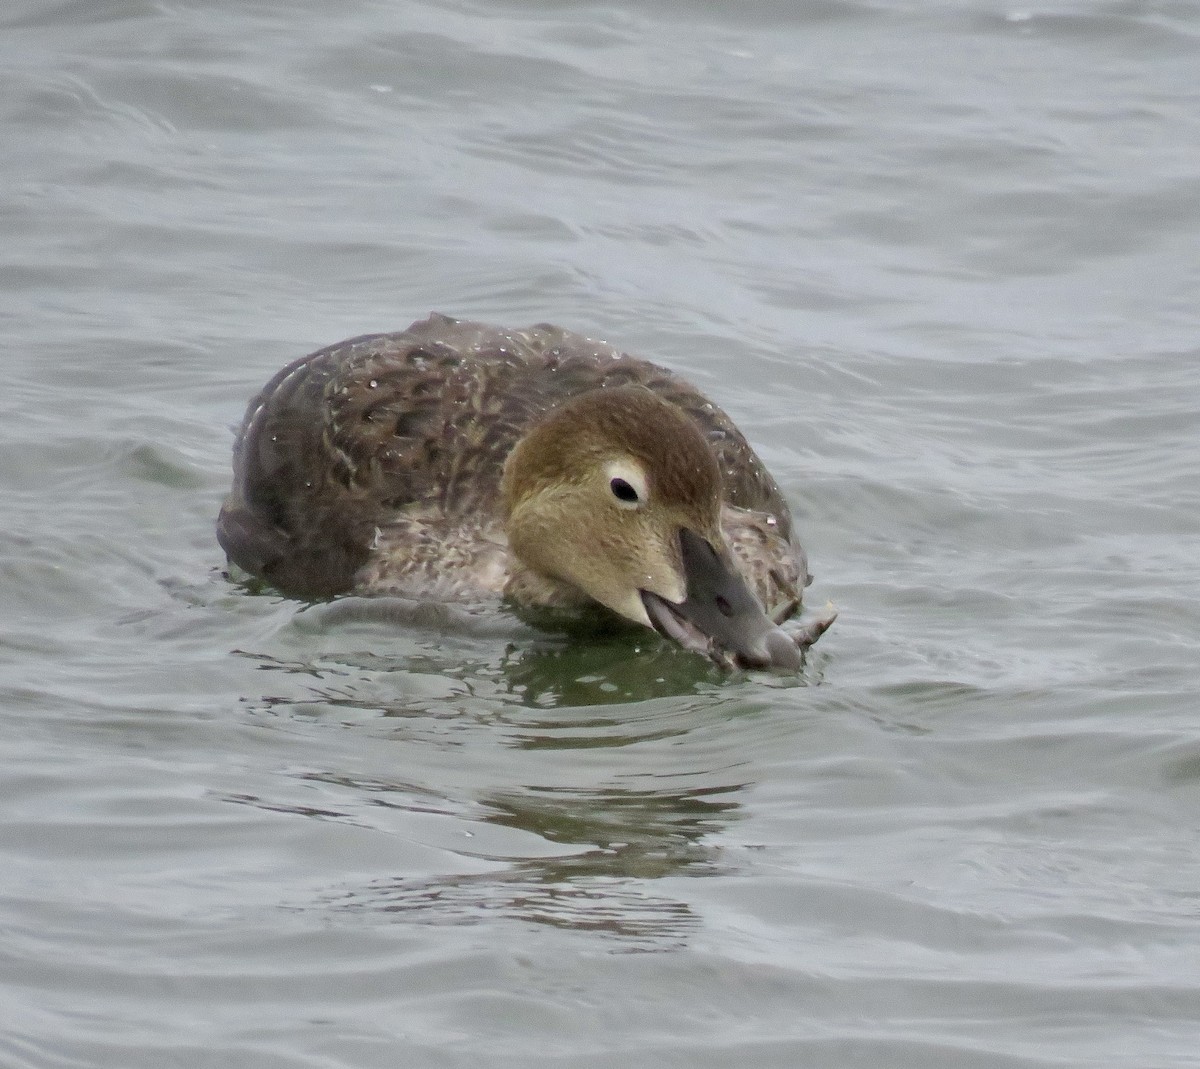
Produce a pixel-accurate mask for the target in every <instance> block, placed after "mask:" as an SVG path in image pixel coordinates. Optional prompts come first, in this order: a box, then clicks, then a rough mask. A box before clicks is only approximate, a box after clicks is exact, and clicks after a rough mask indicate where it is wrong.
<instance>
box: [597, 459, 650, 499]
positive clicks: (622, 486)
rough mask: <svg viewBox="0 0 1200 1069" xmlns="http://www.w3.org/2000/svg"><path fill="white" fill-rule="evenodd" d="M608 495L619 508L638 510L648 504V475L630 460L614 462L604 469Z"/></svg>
mask: <svg viewBox="0 0 1200 1069" xmlns="http://www.w3.org/2000/svg"><path fill="white" fill-rule="evenodd" d="M604 475H605V478H606V479H607V480H608V493H609V496H610V497H611V499H612V501H613V502H614V503H615V504H616V505H617V507H618V508H623V509H637V508H641V507H642V506H643V505H644V504H645V503H646V498H647V496H648V490H647V487H646V474H645V472H643V471H642V469H641V466H640V465H637V464H635V463H633V462H632V461H629V460H624V461H621V460H614V461H612V462H611V463H609V464H608V465H606V466H605V469H604Z"/></svg>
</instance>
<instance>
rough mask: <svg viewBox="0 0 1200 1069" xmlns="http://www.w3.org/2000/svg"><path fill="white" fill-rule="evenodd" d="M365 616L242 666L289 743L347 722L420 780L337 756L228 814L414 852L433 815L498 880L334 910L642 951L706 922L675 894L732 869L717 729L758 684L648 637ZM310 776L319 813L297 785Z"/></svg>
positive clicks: (732, 784) (343, 904)
mask: <svg viewBox="0 0 1200 1069" xmlns="http://www.w3.org/2000/svg"><path fill="white" fill-rule="evenodd" d="M347 611H349V612H350V615H349V616H347V615H346V613H347ZM358 611H359V609H358V607H353V606H352V607H350V608H349V609H342V608H337V609H336V611H335V610H334V607H333V606H330V607H328V608H327V609H325V610H324V611H320V610H318V611H314V610H308V611H306V612H303V613H301V614H298V617H297V618H295V619H294V620H293V621H290V622H288V623H286V624H284V626H283V627H282V628H281V629H280V630H279V632H278V633H277V634H276V635H275V636H274V641H273V643H272V644H273V645H274V646H275V649H274V650H273V652H272V653H271V654H266V653H257V654H243V656H245V657H248V658H252V660H253V661H254V662H255V663H256V664H257V666H258V667H259V668H260V669H262V670H264V671H267V672H270V673H271V675H272V679H273V680H274V682H275V683H276V684H277V686H276V687H275V691H276V692H275V693H274V694H271V695H267V696H264V697H263V698H262V699H260V700H259V701H258V702H255V703H253V705H252V708H253V709H256V710H257V711H258V712H259V713H260V714H262V715H263V716H265V717H266V718H268V719H269V722H271V723H273V724H277V725H278V724H287V725H290V727H291V729H293V730H302V731H314V730H319V731H324V730H326V729H328V728H330V727H332V726H335V725H340V726H343V727H345V728H349V729H352V730H353V731H354V732H355V733H356V735H357V736H358V737H360V738H361V737H362V735H363V734H369V735H373V736H376V737H378V738H380V739H381V745H383V746H392V747H395V746H399V747H402V748H401V749H397V750H395V753H396V754H397V755H399V757H400V760H402V761H404V763H405V764H404V767H405V772H404V775H405V776H406V777H408V778H407V779H405V780H401V779H394V778H393V777H391V776H390V775H389V774H387V773H386V772H385V773H384V774H383V775H382V776H380V775H379V774H378V771H377V770H375V771H374V772H373V773H372V774H370V775H353V774H351V773H350V772H349V771H348V769H349V768H351V767H353V764H352V762H353V761H354V758H353V757H347V758H346V759H345V760H342V759H341V758H333V759H334V760H338V761H339V762H341V763H340V764H339V765H337V766H330V767H328V768H327V769H325V770H312V769H308V770H305V771H302V772H301V771H297V770H293V769H289V770H287V771H286V772H284V773H283V774H282V775H281V776H280V778H279V789H278V791H277V792H276V791H274V790H272V794H273V795H275V796H273V797H271V798H265V797H259V798H252V797H249V796H247V795H238V796H237V797H232V796H227V800H229V801H232V802H236V803H239V804H250V805H257V806H262V807H265V808H269V809H272V810H276V811H279V810H283V811H290V812H293V813H296V814H297V815H302V816H307V817H309V818H311V819H319V820H326V821H329V820H334V821H338V822H342V823H352V824H358V825H361V826H365V827H371V828H374V829H376V830H382V831H386V832H388V833H390V834H395V835H397V836H398V837H399V838H400V839H401V840H409V841H413V842H422V841H423V837H422V833H421V832H420V830H417V831H414V828H415V827H418V825H417V823H416V817H417V815H418V814H421V815H423V816H428V815H429V814H436V815H437V816H439V817H442V818H445V819H446V820H449V821H450V822H451V824H450V825H446V824H439V828H440V829H441V830H440V831H439V832H438V833H436V834H437V836H438V837H437V839H436V841H435V842H431V843H430V845H432V846H434V848H435V849H437V850H445V851H449V852H452V853H454V854H455V855H457V858H458V862H456V863H454V864H447V865H446V868H447V869H451V870H461V869H462V867H463V866H462V862H463V861H466V862H467V864H468V865H469V866H470V867H476V866H478V865H479V863H480V862H483V863H485V865H486V866H487V867H488V869H489V871H483V872H478V871H470V872H467V873H466V874H464V873H463V872H461V871H453V872H449V873H446V874H441V873H438V874H435V875H430V874H429V871H428V868H425V869H424V870H423V871H422V872H421V873H420V875H396V876H394V877H383V878H377V879H375V880H373V881H372V882H370V883H369V884H367V885H365V886H362V887H356V888H351V889H345V888H343V889H339V890H338V892H337V893H336V894H335V895H332V896H331V897H329V898H327V899H325V900H324V903H323V906H322V908H328V906H329V904H330V903H331V902H332V903H333V904H335V905H337V906H338V907H339V908H342V909H346V910H351V911H371V912H378V911H385V912H388V913H396V914H403V915H404V916H405V917H406V918H408V919H410V920H413V921H416V922H419V923H432V924H443V923H453V924H471V923H477V922H480V921H483V920H485V919H487V920H491V921H494V920H495V919H496V917H497V916H506V917H509V918H510V919H512V920H514V921H519V922H528V923H535V924H542V925H552V926H554V927H558V928H564V929H574V930H580V931H584V930H586V931H590V932H601V933H607V934H609V935H611V936H612V937H615V938H619V939H620V940H621V941H622V943H623V944H624V945H626V946H629V947H630V948H636V949H651V948H662V947H668V946H676V945H679V943H680V942H682V941H684V940H685V939H686V938H687V935H688V932H689V931H690V930H691V928H692V927H693V926H694V924H695V923H696V919H695V917H694V916H693V915H692V913H691V911H690V908H689V906H688V905H687V904H686V902H683V901H680V900H679V899H677V898H675V897H673V896H672V895H670V894H668V893H665V892H664V888H665V887H666V886H668V885H666V884H664V883H663V880H664V878H666V877H678V876H688V877H697V876H707V875H711V874H713V873H716V872H719V871H721V870H722V867H723V861H722V858H721V854H720V848H719V846H718V845H716V842H717V840H718V839H719V838H720V835H719V833H720V832H721V831H722V830H723V829H725V828H727V827H728V825H729V823H730V822H731V821H732V820H734V819H736V814H737V812H738V809H739V805H740V803H739V802H738V801H737V800H736V796H737V794H738V793H739V792H740V791H742V790H743V789H744V788H745V787H746V786H747V785H746V784H745V783H744V782H743V781H742V779H741V777H740V776H739V775H738V774H737V772H736V771H735V770H731V769H730V768H728V767H725V762H727V760H728V750H727V749H726V748H725V747H724V746H723V745H719V744H718V741H719V732H714V731H713V730H712V729H713V727H714V724H717V723H720V722H721V720H723V719H728V717H730V716H732V715H737V714H738V713H739V712H741V711H744V708H745V701H746V694H747V691H746V688H745V686H743V685H741V684H744V682H745V677H744V676H740V675H739V676H735V677H733V678H731V677H729V676H728V675H725V674H723V673H722V672H721V671H720V670H719V669H717V668H715V667H714V666H713V665H711V664H709V663H708V662H707V661H705V660H703V659H702V658H699V657H697V656H695V655H694V654H690V653H686V652H684V651H682V650H679V649H676V648H675V647H673V646H670V645H668V644H667V643H665V642H663V641H661V640H660V639H659V638H658V637H657V636H654V635H649V634H644V635H643V634H641V633H640V632H630V631H627V630H626V631H620V632H616V633H610V634H591V635H587V636H580V635H575V636H571V637H562V636H558V637H547V636H545V635H538V634H537V633H531V632H525V631H522V633H521V634H519V635H514V634H513V633H512V632H511V629H510V630H509V631H508V633H504V632H503V630H501V631H500V632H497V631H495V629H494V628H493V625H492V624H490V623H486V622H484V621H477V620H474V619H472V620H470V621H468V623H469V624H470V628H469V630H470V632H471V633H469V634H466V635H464V634H463V632H462V629H461V627H460V626H459V625H460V624H461V623H462V621H461V620H454V621H451V624H450V625H449V626H444V625H445V624H446V619H447V618H444V617H441V616H437V617H425V618H424V619H423V620H422V621H420V623H419V624H418V626H403V627H398V628H395V629H392V628H387V629H386V630H383V631H381V630H380V627H379V621H378V620H376V621H374V623H373V624H372V623H367V622H365V621H364V620H363V619H362V618H360V617H359V616H358ZM371 611H372V612H373V611H374V610H371ZM381 611H384V612H385V615H386V614H390V613H392V612H394V611H395V609H394V607H392V608H382V609H381ZM385 622H391V618H390V616H389V617H388V619H387V620H386V621H385ZM403 622H404V623H405V624H407V625H412V624H413V623H414V621H413V620H412V619H411V617H409V616H405V617H404V620H403ZM475 623H479V624H480V626H484V627H488V628H492V630H491V631H490V632H488V633H485V632H481V631H480V630H478V629H477V628H476V627H475V626H474V625H475ZM515 626H517V627H523V625H515ZM318 648H320V649H321V652H317V650H318ZM381 651H382V652H381ZM764 682H766V683H767V684H768V685H772V686H780V687H782V686H796V685H805V684H807V683H809V682H812V679H811V678H807V677H806V676H803V675H802V676H801V677H799V678H795V679H787V680H783V679H779V678H777V677H776V678H767V679H766V680H764ZM681 699H682V700H681ZM547 751H552V752H547ZM605 751H608V752H609V753H611V755H612V756H611V760H610V759H608V758H606V757H605ZM618 751H619V752H620V756H618ZM330 752H331V755H332V754H334V753H337V752H339V751H338V750H337V748H336V747H335V748H333V749H331V751H330ZM385 767H386V759H385ZM423 775H424V776H426V777H427V780H426V781H425V782H424V783H418V782H415V781H414V780H419V779H421V777H422V776H423ZM314 781H317V782H319V784H320V785H321V788H322V796H321V804H320V805H319V806H316V807H314V806H313V804H312V798H311V794H306V793H305V792H304V791H303V790H300V789H298V788H299V787H300V786H301V785H302V784H304V783H306V784H308V785H309V787H311V785H312V783H313V782H314ZM280 796H282V797H280ZM448 827H449V828H450V829H451V831H450V832H449V833H448V834H447V833H445V832H446V829H447V828H448ZM489 829H491V830H489ZM501 829H506V830H507V831H516V832H518V833H522V834H518V835H516V836H513V835H511V834H507V833H505V834H501V833H500V831H501ZM431 834H433V833H431ZM514 843H515V844H516V845H514ZM397 868H398V869H400V870H401V871H403V860H402V858H400V859H398V863H397Z"/></svg>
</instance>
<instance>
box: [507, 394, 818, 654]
mask: <svg viewBox="0 0 1200 1069" xmlns="http://www.w3.org/2000/svg"><path fill="white" fill-rule="evenodd" d="M501 494H502V496H503V506H504V514H505V526H506V531H507V535H508V542H509V546H510V548H511V550H512V552H513V553H514V554H515V555H516V556H517V558H518V559H519V560H520V561H521V562H522V563H523V564H524V565H525V566H526V567H527V568H529V569H531V570H532V571H534V572H536V573H538V574H540V575H541V576H543V577H545V578H548V579H550V580H551V581H555V582H558V583H563V584H566V585H567V586H569V587H571V588H573V589H574V590H576V591H580V592H582V593H583V594H585V595H587V596H588V597H590V598H592V599H593V600H595V601H598V602H599V603H600V604H602V605H605V606H607V607H608V608H609V609H611V610H612V611H613V612H615V613H617V614H618V615H619V616H622V617H624V618H625V619H627V620H631V621H633V622H634V623H637V624H641V625H642V626H644V627H650V628H653V629H654V630H656V631H658V632H659V633H660V634H662V635H664V636H665V637H667V638H669V639H672V640H673V641H675V642H677V643H678V644H679V645H681V646H683V647H685V648H687V649H692V650H696V651H698V652H701V653H705V654H707V655H709V656H716V657H718V658H732V659H733V660H734V661H735V662H736V663H738V664H740V665H743V666H746V667H774V668H782V669H788V670H794V669H796V668H798V667H799V666H800V663H801V657H800V652H799V650H798V649H797V647H796V644H795V642H794V641H793V640H792V639H790V638H789V637H788V636H787V635H786V634H785V633H784V632H783V631H782V630H781V629H780V628H779V627H778V626H777V625H776V624H774V623H773V622H772V621H771V620H770V618H769V617H768V616H767V615H766V613H765V612H764V611H763V608H762V606H761V605H760V604H759V601H758V599H757V598H756V597H755V595H754V593H753V592H752V591H751V590H750V588H749V587H748V586H747V585H746V582H745V580H744V579H743V578H742V576H741V574H740V573H739V571H738V569H737V568H736V566H735V565H734V563H733V558H732V556H731V554H730V552H729V549H728V547H727V546H726V544H725V540H724V536H723V535H722V533H721V522H720V520H721V504H722V490H721V472H720V469H719V468H718V466H717V461H716V458H715V457H714V456H713V454H712V451H711V450H710V449H709V446H708V443H707V442H706V441H705V439H704V437H703V435H702V434H701V432H700V430H699V429H698V428H697V426H696V425H695V423H693V422H692V420H691V419H690V418H689V417H688V416H687V415H686V414H684V413H683V412H682V411H680V410H679V409H678V408H676V407H675V406H674V405H672V404H670V403H668V402H667V401H664V400H663V399H661V398H660V397H658V396H657V395H655V394H654V393H652V392H651V391H650V390H648V389H646V388H645V387H642V386H622V387H613V388H608V389H598V390H592V391H590V392H588V393H585V394H581V395H579V396H576V397H574V398H572V399H570V400H569V401H567V402H565V403H564V404H562V405H560V406H559V407H558V408H556V409H554V410H553V411H552V412H551V413H550V414H549V415H548V416H547V417H546V418H545V419H543V420H542V421H541V422H539V423H537V424H535V425H534V426H533V428H532V429H531V430H530V431H528V432H527V433H526V434H525V435H524V437H522V438H521V440H520V441H519V442H518V443H517V445H516V446H515V447H514V449H513V450H512V452H511V453H510V454H509V457H508V459H507V461H506V462H505V466H504V475H503V478H502V480H501Z"/></svg>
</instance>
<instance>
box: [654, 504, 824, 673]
mask: <svg viewBox="0 0 1200 1069" xmlns="http://www.w3.org/2000/svg"><path fill="white" fill-rule="evenodd" d="M679 548H680V553H681V556H682V561H683V571H684V575H685V577H686V579H687V598H686V599H685V600H684V601H682V602H678V603H676V602H671V601H667V600H666V599H665V598H661V597H659V596H658V595H657V594H654V593H652V592H650V591H648V590H643V591H642V603H643V604H644V605H645V607H646V615H647V616H649V617H650V622H651V623H652V624H653V625H654V629H655V630H656V631H658V632H659V633H660V634H662V635H663V636H665V637H666V638H669V639H671V640H672V641H674V642H677V643H679V645H681V646H683V647H684V648H685V649H690V650H695V651H696V652H698V653H703V654H705V655H707V656H710V657H717V658H720V657H721V656H722V655H724V656H725V657H729V656H732V658H733V660H734V662H735V663H736V664H739V665H741V666H742V667H745V668H779V669H783V670H786V671H795V670H796V669H798V668H799V667H800V665H801V663H802V658H801V655H800V650H799V648H798V647H797V646H796V643H795V642H794V641H793V640H792V639H790V638H789V637H788V636H787V635H786V634H785V633H784V632H783V630H781V629H780V628H779V627H777V626H776V625H775V624H774V623H773V622H772V621H771V619H770V618H769V617H768V616H767V614H766V613H765V612H763V608H762V606H761V605H760V604H759V602H758V599H757V598H756V597H755V596H754V594H753V592H752V591H751V590H750V588H749V587H748V586H747V585H746V581H745V580H744V579H743V578H742V577H741V576H740V575H739V574H738V573H737V572H736V571H735V570H734V569H733V567H732V565H731V564H730V562H729V560H728V559H727V557H723V556H722V555H721V554H719V553H717V551H716V550H715V549H714V548H713V547H712V545H711V544H710V543H709V541H708V540H707V539H706V538H701V537H700V535H698V534H696V533H695V532H694V531H691V530H688V529H687V528H684V529H683V530H682V531H680V533H679Z"/></svg>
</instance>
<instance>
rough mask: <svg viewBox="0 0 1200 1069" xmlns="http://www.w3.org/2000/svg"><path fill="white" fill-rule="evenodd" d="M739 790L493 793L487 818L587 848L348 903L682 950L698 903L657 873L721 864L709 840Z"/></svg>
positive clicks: (387, 886)
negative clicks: (506, 921) (684, 898)
mask: <svg viewBox="0 0 1200 1069" xmlns="http://www.w3.org/2000/svg"><path fill="white" fill-rule="evenodd" d="M736 789H737V787H722V788H704V789H695V790H682V791H628V790H620V789H604V790H593V791H570V790H566V789H561V788H559V789H544V788H543V789H537V788H534V789H530V790H528V791H527V792H524V793H516V792H513V793H511V794H508V795H504V796H493V797H490V798H485V799H483V802H484V804H485V806H486V807H487V808H488V810H489V811H490V812H489V815H487V816H485V817H484V820H485V821H486V822H487V823H490V824H495V825H500V826H504V827H509V828H516V829H518V830H521V831H527V832H532V833H534V834H536V835H538V836H539V837H541V838H542V839H543V840H545V841H548V842H552V843H555V844H559V845H578V846H579V847H581V849H580V850H579V851H578V852H575V853H568V854H561V855H557V856H551V857H526V858H524V859H521V860H519V861H517V862H516V863H515V864H513V865H512V866H511V867H510V868H508V869H505V870H502V871H500V872H490V873H475V874H470V875H465V876H463V875H455V876H448V877H441V876H439V877H434V878H423V879H408V878H405V877H402V876H400V877H396V878H395V879H391V880H380V881H376V882H375V883H373V884H372V885H371V886H369V887H367V888H364V889H363V890H360V891H355V892H352V893H350V894H348V895H345V896H344V897H342V898H341V899H340V900H339V904H340V905H341V906H342V907H344V908H348V909H355V910H385V911H388V912H396V913H403V914H405V915H406V916H407V917H410V918H412V919H413V920H417V921H420V922H422V923H442V924H473V923H477V922H479V921H481V920H483V919H485V918H491V919H494V918H495V917H496V916H497V915H498V914H499V915H504V916H508V917H510V918H512V919H514V920H520V921H526V922H530V923H534V924H546V925H551V926H553V927H557V928H564V929H573V930H577V931H588V932H600V933H607V934H609V935H611V936H614V937H618V938H619V939H621V940H622V941H623V942H625V943H629V944H631V946H630V948H631V949H634V948H636V949H664V948H667V947H671V946H678V945H680V944H681V943H683V942H684V941H685V939H686V936H687V934H688V932H689V931H690V930H691V929H692V928H693V927H694V925H695V924H696V918H695V917H694V915H693V914H692V912H691V909H690V908H689V906H688V905H687V903H685V902H681V901H679V900H677V899H674V898H671V897H670V896H668V895H665V894H662V893H660V892H659V891H658V890H657V889H655V888H654V887H653V886H652V885H650V884H649V883H648V881H651V880H657V879H660V878H662V877H665V876H681V875H692V876H696V875H712V874H714V873H717V872H719V871H721V865H720V863H719V861H718V856H717V850H716V848H715V847H713V846H711V845H708V844H706V843H705V842H704V841H703V840H704V838H705V837H706V836H708V835H710V834H711V833H712V832H714V831H716V830H717V829H719V828H721V827H722V826H723V825H724V824H725V822H726V821H727V820H728V819H729V817H730V815H731V814H732V813H733V812H734V811H735V810H736V809H737V803H736V802H734V801H732V800H731V798H730V797H729V795H730V793H731V792H732V791H734V790H736Z"/></svg>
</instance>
